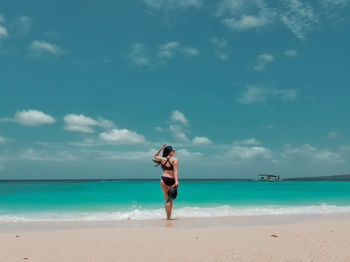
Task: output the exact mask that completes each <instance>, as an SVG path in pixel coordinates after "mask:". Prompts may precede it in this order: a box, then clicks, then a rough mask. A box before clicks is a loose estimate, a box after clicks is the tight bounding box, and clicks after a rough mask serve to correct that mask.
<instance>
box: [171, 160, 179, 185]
mask: <svg viewBox="0 0 350 262" xmlns="http://www.w3.org/2000/svg"><path fill="white" fill-rule="evenodd" d="M177 166H178V161H177V159H175V161H174V178H175V184H174V185H173V186H172V187H175V186H178V185H179V180H178V178H177Z"/></svg>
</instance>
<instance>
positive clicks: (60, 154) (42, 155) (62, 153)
mask: <svg viewBox="0 0 350 262" xmlns="http://www.w3.org/2000/svg"><path fill="white" fill-rule="evenodd" d="M19 157H20V158H23V159H27V160H33V161H76V160H79V159H80V158H79V157H78V156H77V154H72V153H71V152H69V151H67V150H58V151H53V152H52V151H48V150H45V149H41V150H37V149H32V148H28V149H27V150H25V151H24V152H22V153H21V154H20V155H19Z"/></svg>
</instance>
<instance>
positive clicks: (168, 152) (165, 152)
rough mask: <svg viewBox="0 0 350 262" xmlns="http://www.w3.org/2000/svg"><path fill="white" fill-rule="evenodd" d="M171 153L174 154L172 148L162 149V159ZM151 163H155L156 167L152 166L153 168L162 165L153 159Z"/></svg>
mask: <svg viewBox="0 0 350 262" xmlns="http://www.w3.org/2000/svg"><path fill="white" fill-rule="evenodd" d="M171 151H174V152H175V150H174V149H173V147H172V146H166V147H164V149H163V157H167V156H168V155H169V154H170V152H171ZM152 161H153V162H154V163H156V165H154V166H159V165H160V164H161V163H162V162H160V161H159V160H154V159H152Z"/></svg>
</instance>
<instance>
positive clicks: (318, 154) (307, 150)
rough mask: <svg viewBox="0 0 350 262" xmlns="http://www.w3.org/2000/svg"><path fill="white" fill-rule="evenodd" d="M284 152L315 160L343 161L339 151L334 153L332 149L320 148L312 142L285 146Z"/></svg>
mask: <svg viewBox="0 0 350 262" xmlns="http://www.w3.org/2000/svg"><path fill="white" fill-rule="evenodd" d="M284 153H285V154H286V155H289V156H290V155H294V156H298V157H301V158H303V159H305V158H307V159H311V160H314V161H320V162H322V161H328V162H332V163H340V162H343V159H342V157H341V156H340V155H339V154H338V153H334V152H332V151H330V150H322V149H318V148H316V147H314V146H312V145H310V144H303V145H302V146H299V147H292V146H291V145H290V144H286V145H285V146H284Z"/></svg>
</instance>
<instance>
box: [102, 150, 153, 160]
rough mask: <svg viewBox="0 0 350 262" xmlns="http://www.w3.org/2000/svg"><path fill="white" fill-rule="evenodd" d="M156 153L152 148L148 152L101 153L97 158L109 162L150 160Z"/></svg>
mask: <svg viewBox="0 0 350 262" xmlns="http://www.w3.org/2000/svg"><path fill="white" fill-rule="evenodd" d="M155 152H157V150H156V149H153V148H150V149H149V150H148V151H128V152H115V151H113V152H110V151H99V152H98V157H97V158H98V159H107V160H148V159H151V158H152V157H153V156H154V154H155Z"/></svg>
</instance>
